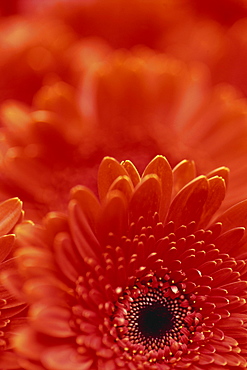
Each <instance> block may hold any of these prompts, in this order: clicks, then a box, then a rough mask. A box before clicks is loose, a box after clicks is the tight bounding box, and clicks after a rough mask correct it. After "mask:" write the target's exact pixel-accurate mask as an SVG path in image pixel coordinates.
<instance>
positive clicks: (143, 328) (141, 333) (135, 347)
mask: <svg viewBox="0 0 247 370" xmlns="http://www.w3.org/2000/svg"><path fill="white" fill-rule="evenodd" d="M199 321H200V320H198V314H197V313H196V311H195V310H194V309H193V308H192V307H191V304H190V297H189V296H188V295H185V294H183V293H182V292H181V291H180V289H179V288H178V287H177V286H176V285H174V284H172V283H170V282H169V281H167V280H165V279H164V278H157V277H156V276H155V275H153V276H152V277H151V278H149V280H148V281H147V279H144V281H137V282H136V284H135V285H134V286H133V287H132V288H126V289H125V291H124V293H123V294H122V295H121V297H119V299H118V302H117V303H116V310H115V312H114V316H113V323H114V326H115V327H116V328H117V331H118V340H120V342H121V343H123V344H124V346H125V347H124V350H125V351H126V350H127V351H130V352H132V353H137V352H138V353H140V354H145V355H146V356H149V354H150V353H151V352H152V351H156V352H157V351H159V350H163V356H162V357H163V359H165V358H166V359H168V358H169V357H171V356H173V355H174V353H171V348H173V350H174V349H175V352H180V353H181V351H182V352H186V351H187V344H189V341H190V339H191V337H192V336H193V335H194V333H195V331H196V329H197V326H198V323H199ZM198 328H199V327H198ZM150 351H151V352H150Z"/></svg>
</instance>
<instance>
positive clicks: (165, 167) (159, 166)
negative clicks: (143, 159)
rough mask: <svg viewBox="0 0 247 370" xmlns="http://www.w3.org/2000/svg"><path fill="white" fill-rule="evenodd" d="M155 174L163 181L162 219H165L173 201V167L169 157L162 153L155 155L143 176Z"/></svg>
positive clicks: (160, 211)
mask: <svg viewBox="0 0 247 370" xmlns="http://www.w3.org/2000/svg"><path fill="white" fill-rule="evenodd" d="M151 174H155V175H157V176H158V178H159V179H160V181H161V191H162V197H161V203H160V210H159V213H160V219H161V220H162V221H163V220H164V218H165V216H166V213H167V210H168V207H169V205H170V201H171V194H172V185H173V176H172V169H171V167H170V164H169V162H168V161H167V159H166V158H165V157H163V156H161V155H158V156H157V157H155V158H154V159H153V160H152V161H151V162H150V163H149V164H148V165H147V167H146V168H145V170H144V172H143V175H142V177H143V178H144V177H145V176H146V175H151Z"/></svg>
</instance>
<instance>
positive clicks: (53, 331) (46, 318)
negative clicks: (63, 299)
mask: <svg viewBox="0 0 247 370" xmlns="http://www.w3.org/2000/svg"><path fill="white" fill-rule="evenodd" d="M30 316H31V317H32V319H33V320H34V322H35V327H36V329H38V330H39V331H41V332H42V333H44V334H50V335H53V336H55V337H57V338H67V337H73V336H75V333H74V331H73V330H72V329H71V327H70V325H69V320H70V318H71V312H70V310H68V309H66V308H64V307H59V306H50V307H47V305H46V304H44V305H43V304H42V302H39V303H36V304H34V305H33V306H32V309H31V311H30Z"/></svg>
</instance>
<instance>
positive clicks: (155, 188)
mask: <svg viewBox="0 0 247 370" xmlns="http://www.w3.org/2000/svg"><path fill="white" fill-rule="evenodd" d="M160 201H161V184H160V179H159V177H158V176H157V175H154V174H153V175H147V176H145V177H144V178H143V179H142V181H141V182H140V183H139V185H137V187H136V189H135V191H134V193H133V196H132V198H131V200H130V205H129V215H130V220H131V221H137V220H138V219H139V217H141V216H143V217H145V218H146V219H148V218H149V216H151V217H152V216H153V214H154V213H155V212H158V211H159V207H160Z"/></svg>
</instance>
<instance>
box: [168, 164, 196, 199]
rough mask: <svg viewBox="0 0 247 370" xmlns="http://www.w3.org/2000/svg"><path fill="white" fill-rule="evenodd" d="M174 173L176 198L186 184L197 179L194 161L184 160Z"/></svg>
mask: <svg viewBox="0 0 247 370" xmlns="http://www.w3.org/2000/svg"><path fill="white" fill-rule="evenodd" d="M172 172H173V182H174V185H173V196H175V195H176V194H177V193H178V192H179V191H180V190H181V189H182V188H183V187H184V186H185V185H186V184H188V183H189V182H190V181H192V180H193V179H194V178H195V177H196V169H195V163H194V161H188V160H186V159H185V160H183V161H182V162H179V163H178V164H177V165H176V166H175V167H174V168H173V170H172Z"/></svg>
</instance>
